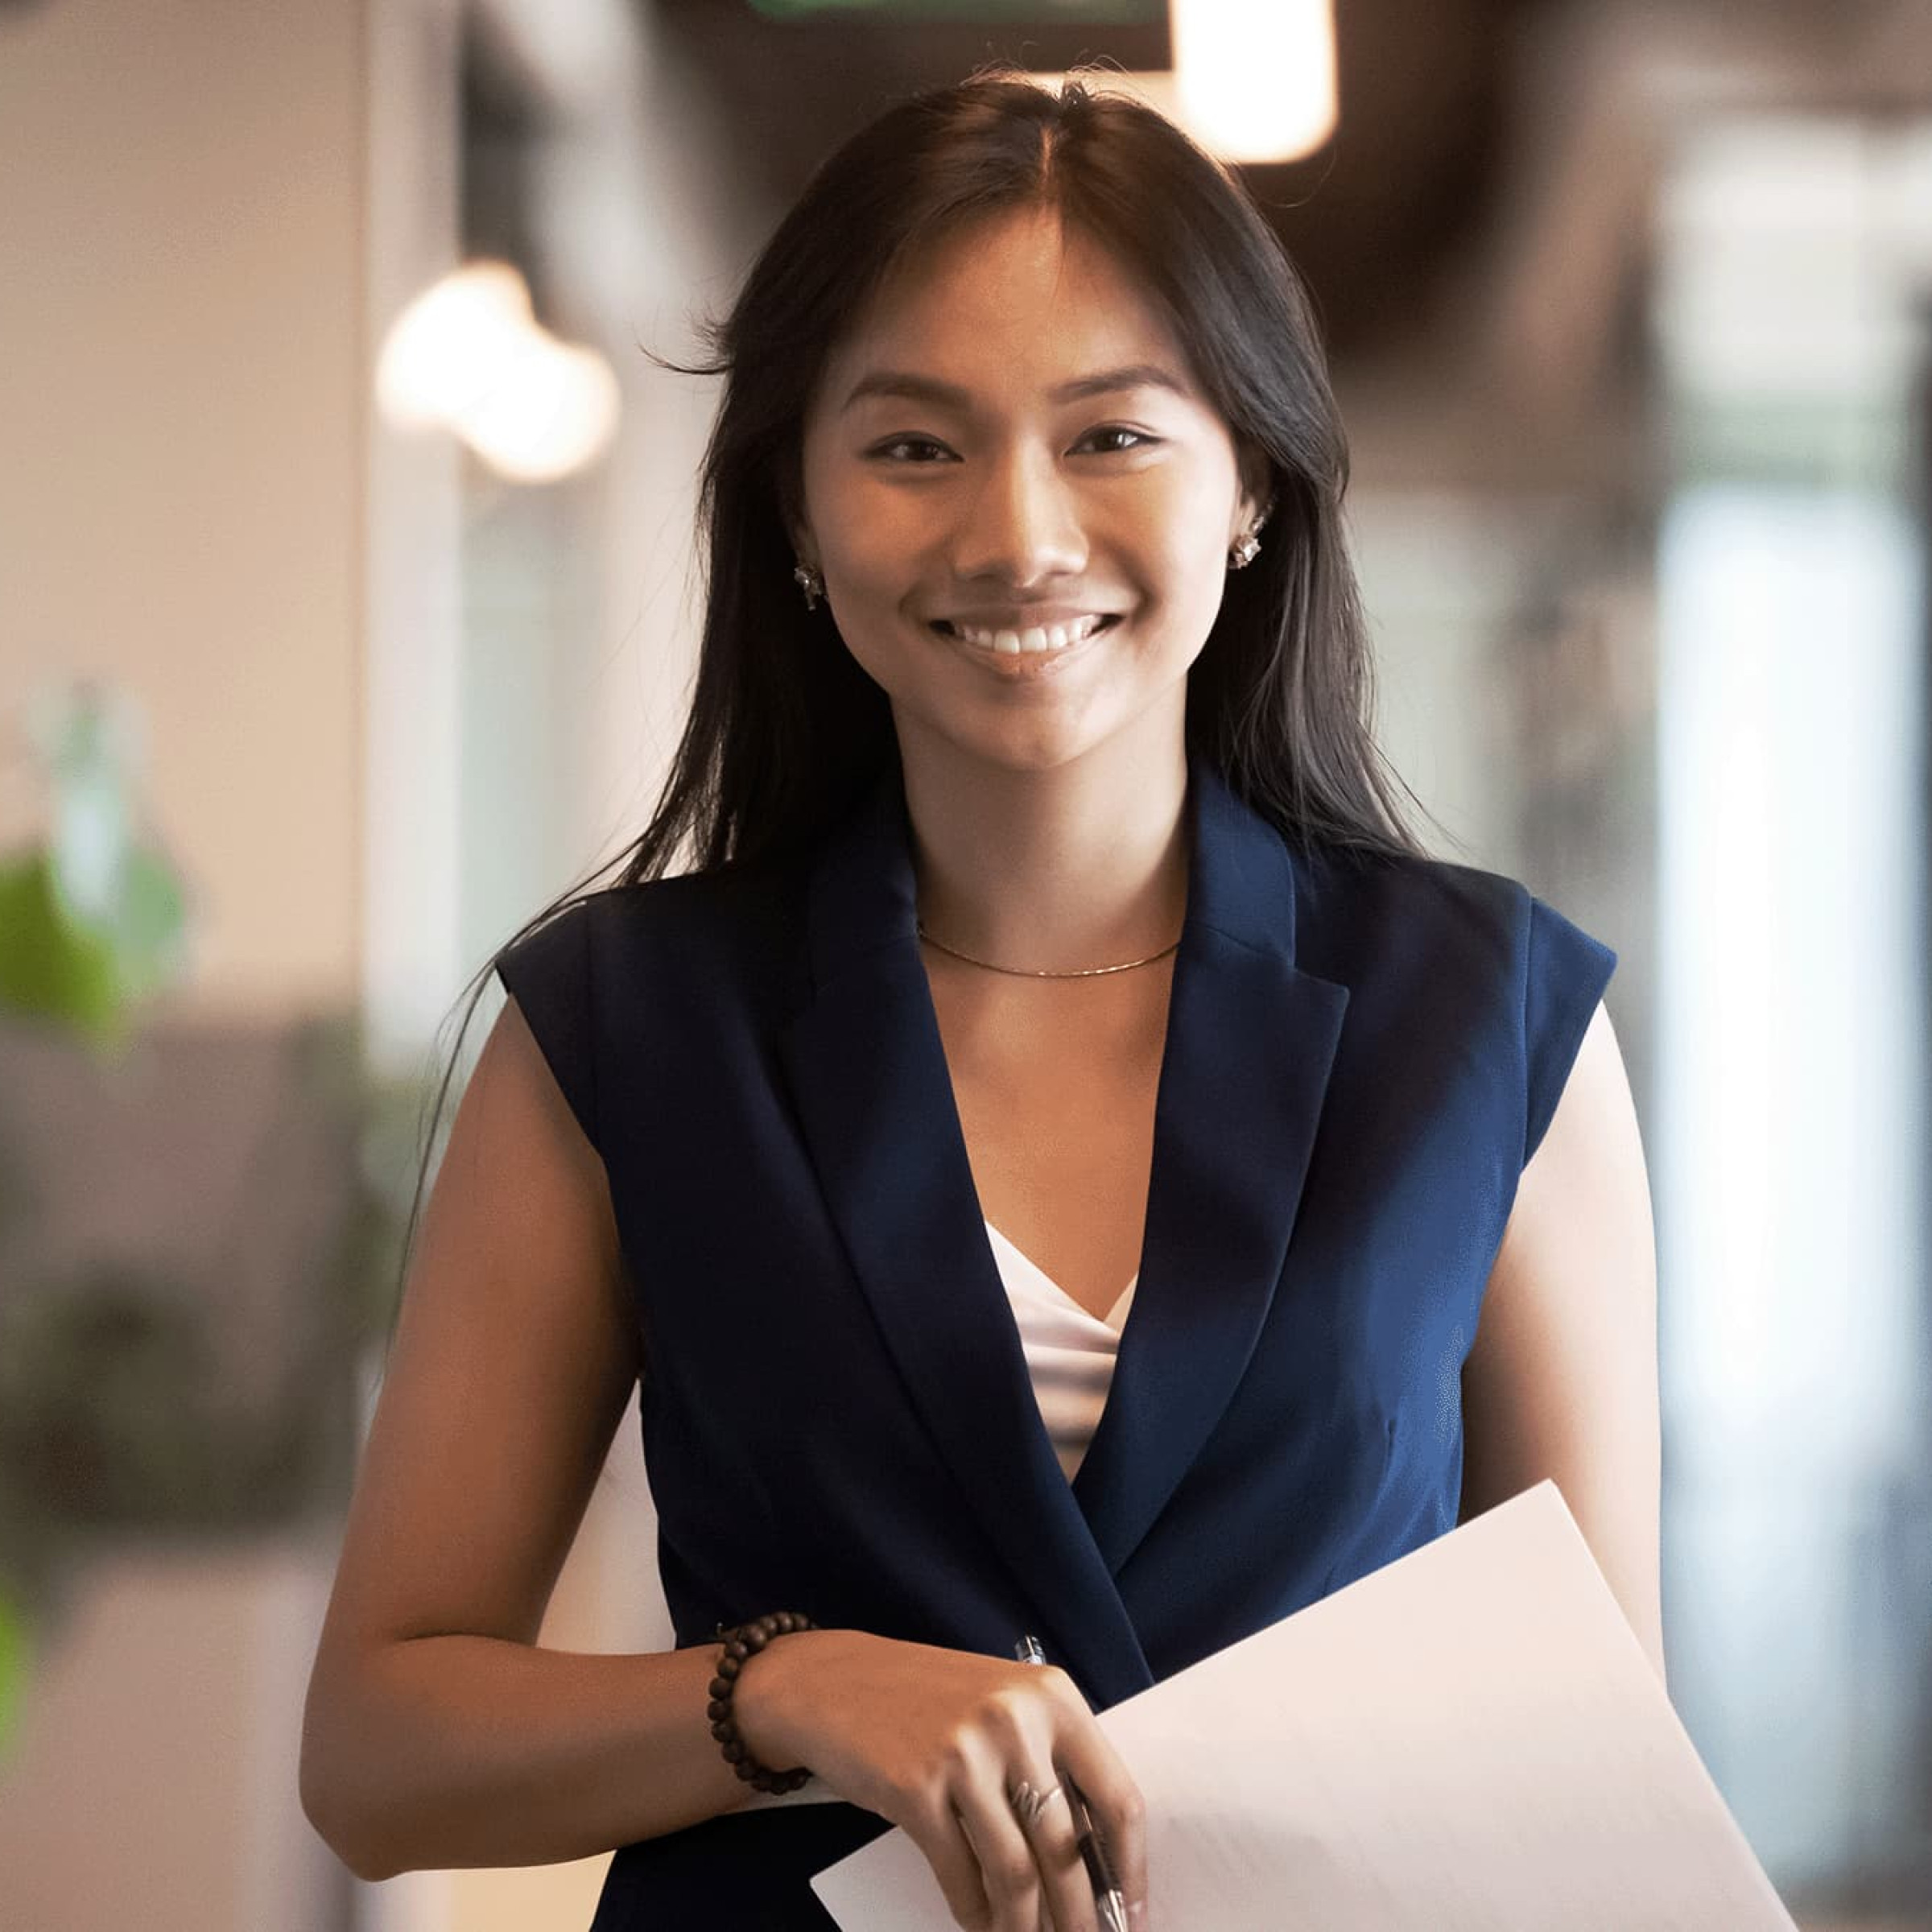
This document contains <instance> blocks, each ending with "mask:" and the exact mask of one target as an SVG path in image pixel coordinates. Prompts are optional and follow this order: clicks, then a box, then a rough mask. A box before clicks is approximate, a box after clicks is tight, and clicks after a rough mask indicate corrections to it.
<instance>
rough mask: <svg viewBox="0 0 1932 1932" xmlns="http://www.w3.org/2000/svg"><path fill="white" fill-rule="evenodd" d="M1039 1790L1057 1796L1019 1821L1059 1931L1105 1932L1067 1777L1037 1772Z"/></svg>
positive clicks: (1052, 1921)
mask: <svg viewBox="0 0 1932 1932" xmlns="http://www.w3.org/2000/svg"><path fill="white" fill-rule="evenodd" d="M1056 1786H1057V1787H1058V1789H1057V1790H1056V1789H1055V1787H1056ZM1033 1788H1034V1790H1035V1791H1037V1792H1047V1791H1051V1792H1052V1793H1053V1794H1054V1795H1053V1797H1052V1798H1051V1801H1050V1802H1048V1803H1047V1804H1046V1805H1044V1806H1042V1807H1041V1808H1040V1810H1039V1812H1038V1816H1037V1817H1035V1818H1034V1819H1033V1821H1032V1822H1031V1823H1027V1822H1026V1821H1025V1820H1020V1821H1019V1823H1020V1829H1021V1831H1022V1833H1023V1834H1024V1835H1025V1836H1026V1840H1027V1843H1028V1844H1029V1846H1030V1848H1031V1850H1032V1852H1033V1860H1034V1865H1035V1867H1036V1868H1038V1872H1039V1874H1040V1886H1041V1889H1042V1892H1043V1893H1045V1895H1046V1899H1047V1909H1048V1910H1049V1912H1050V1913H1051V1924H1052V1926H1053V1932H1100V1907H1099V1905H1098V1902H1097V1901H1096V1900H1095V1898H1094V1896H1093V1882H1092V1880H1091V1879H1089V1878H1088V1876H1087V1866H1086V1862H1085V1861H1084V1860H1083V1859H1082V1858H1081V1856H1080V1834H1079V1831H1078V1830H1077V1828H1076V1826H1075V1818H1074V1810H1073V1794H1072V1793H1071V1791H1070V1790H1068V1789H1067V1785H1066V1783H1065V1781H1064V1780H1063V1779H1062V1778H1060V1777H1058V1776H1056V1775H1055V1773H1051V1772H1047V1773H1040V1774H1038V1775H1037V1776H1036V1777H1035V1778H1034V1781H1033Z"/></svg>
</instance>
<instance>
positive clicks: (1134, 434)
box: [1076, 423, 1154, 456]
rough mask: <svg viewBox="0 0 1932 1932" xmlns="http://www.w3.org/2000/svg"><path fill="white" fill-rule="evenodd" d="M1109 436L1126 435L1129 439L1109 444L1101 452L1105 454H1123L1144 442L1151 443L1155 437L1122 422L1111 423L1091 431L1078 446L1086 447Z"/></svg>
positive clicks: (1139, 446)
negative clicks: (1130, 427) (1123, 424)
mask: <svg viewBox="0 0 1932 1932" xmlns="http://www.w3.org/2000/svg"><path fill="white" fill-rule="evenodd" d="M1108 436H1125V438H1126V439H1127V440H1126V441H1125V443H1113V444H1108V447H1106V448H1104V449H1102V450H1101V451H1100V454H1101V455H1102V456H1123V455H1125V453H1126V452H1127V451H1129V450H1130V449H1137V448H1141V446H1142V445H1143V444H1151V443H1153V442H1154V438H1153V437H1152V436H1148V435H1147V434H1146V432H1145V431H1141V430H1137V429H1128V428H1125V427H1123V426H1122V425H1121V424H1120V423H1108V425H1107V427H1105V428H1104V429H1096V430H1091V431H1088V434H1087V435H1086V436H1083V437H1082V438H1081V439H1080V444H1079V445H1076V447H1084V445H1086V444H1089V443H1093V442H1097V441H1099V440H1101V439H1102V438H1104V437H1108Z"/></svg>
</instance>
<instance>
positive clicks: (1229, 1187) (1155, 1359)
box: [1073, 758, 1348, 1575]
mask: <svg viewBox="0 0 1932 1932" xmlns="http://www.w3.org/2000/svg"><path fill="white" fill-rule="evenodd" d="M1188 796H1189V800H1190V805H1191V810H1192V813H1193V823H1192V837H1193V843H1192V848H1191V849H1192V860H1191V865H1192V870H1191V873H1190V874H1189V878H1188V897H1187V922H1186V924H1185V926H1184V927H1183V931H1182V937H1181V945H1180V950H1179V952H1178V953H1177V954H1176V956H1175V958H1174V980H1173V985H1172V988H1171V990H1170V996H1169V1003H1168V1011H1167V1038H1166V1051H1165V1055H1164V1057H1163V1059H1162V1063H1161V1075H1160V1083H1159V1086H1158V1091H1157V1094H1156V1097H1155V1101H1154V1160H1153V1167H1152V1174H1151V1177H1150V1184H1149V1190H1148V1198H1147V1219H1146V1232H1145V1233H1144V1235H1143V1236H1142V1244H1141V1274H1140V1282H1139V1285H1138V1286H1137V1288H1136V1289H1135V1290H1134V1298H1133V1307H1132V1309H1131V1310H1130V1311H1129V1314H1128V1318H1127V1325H1126V1327H1125V1329H1124V1330H1123V1331H1122V1333H1121V1344H1120V1349H1119V1352H1118V1355H1117V1357H1116V1360H1115V1363H1114V1372H1113V1384H1112V1386H1111V1388H1110V1389H1109V1392H1108V1398H1107V1406H1106V1407H1105V1408H1104V1410H1102V1412H1101V1415H1100V1424H1099V1426H1098V1427H1097V1428H1096V1430H1095V1432H1094V1437H1093V1440H1092V1443H1090V1444H1089V1445H1088V1451H1087V1454H1086V1456H1085V1457H1084V1459H1083V1460H1082V1462H1081V1463H1080V1469H1079V1471H1078V1472H1076V1474H1075V1478H1074V1482H1073V1493H1074V1496H1075V1499H1076V1500H1077V1501H1079V1503H1080V1505H1081V1508H1082V1509H1083V1511H1084V1513H1085V1516H1086V1517H1087V1520H1088V1523H1089V1525H1091V1527H1092V1532H1093V1536H1094V1539H1095V1541H1096V1544H1097V1545H1098V1546H1099V1548H1100V1553H1101V1554H1102V1556H1103V1557H1104V1559H1105V1561H1106V1563H1107V1566H1108V1570H1109V1571H1111V1572H1112V1573H1113V1574H1114V1575H1119V1574H1120V1572H1121V1570H1122V1569H1123V1568H1124V1567H1125V1565H1126V1563H1127V1560H1128V1558H1129V1557H1131V1556H1132V1555H1133V1552H1134V1550H1135V1548H1136V1547H1137V1546H1138V1544H1139V1542H1140V1541H1141V1538H1142V1537H1144V1536H1145V1535H1146V1533H1147V1531H1148V1530H1149V1529H1150V1527H1151V1526H1152V1525H1153V1523H1154V1518H1155V1517H1158V1515H1159V1514H1160V1513H1161V1511H1162V1509H1163V1508H1165V1507H1166V1504H1167V1502H1168V1501H1169V1499H1170V1497H1171V1496H1173V1494H1174V1490H1175V1489H1176V1488H1178V1487H1179V1484H1180V1481H1181V1479H1182V1478H1183V1476H1186V1474H1187V1470H1188V1468H1189V1466H1190V1465H1191V1463H1193V1461H1194V1459H1195V1456H1196V1455H1198V1454H1199V1451H1200V1449H1201V1446H1202V1445H1203V1443H1205V1442H1206V1440H1207V1439H1208V1435H1209V1433H1210V1432H1211V1431H1212V1429H1213V1427H1214V1426H1215V1424H1216V1422H1218V1421H1219V1420H1220V1416H1221V1413H1222V1411H1223V1410H1224V1409H1226V1407H1227V1406H1228V1402H1229V1400H1230V1399H1231V1398H1232V1396H1233V1393H1234V1390H1235V1385H1236V1383H1237V1382H1239V1381H1240V1380H1241V1373H1242V1371H1243V1370H1244V1369H1245V1368H1246V1367H1247V1365H1248V1360H1249V1356H1251V1355H1252V1354H1253V1351H1254V1345H1255V1342H1256V1340H1257V1337H1258V1336H1259V1335H1260V1334H1261V1323H1263V1321H1264V1320H1265V1319H1266V1317H1267V1314H1268V1311H1269V1307H1270V1306H1271V1305H1272V1303H1273V1302H1274V1294H1275V1289H1276V1285H1277V1283H1278V1282H1279V1281H1280V1279H1281V1277H1282V1269H1283V1266H1284V1265H1285V1263H1286V1259H1287V1253H1288V1240H1289V1236H1290V1234H1291V1232H1293V1230H1294V1220H1295V1215H1296V1212H1297V1211H1298V1208H1299V1206H1300V1203H1301V1198H1302V1181H1303V1179H1304V1178H1305V1176H1306V1175H1307V1170H1308V1159H1309V1155H1310V1154H1311V1151H1312V1150H1313V1148H1314V1145H1315V1128H1316V1125H1317V1123H1318V1122H1319V1119H1320V1117H1321V1111H1322V1100H1323V1096H1324V1095H1325V1093H1326V1092H1327V1086H1328V1075H1329V1070H1330V1068H1331V1066H1332V1065H1333V1063H1334V1059H1335V1046H1336V1043H1337V1042H1338V1041H1339V1040H1340V1038H1341V1030H1342V1016H1343V1013H1344V1009H1346V1007H1347V1006H1348V989H1347V988H1346V987H1345V986H1342V985H1337V984H1336V983H1335V982H1334V981H1333V980H1324V979H1319V978H1318V977H1316V976H1315V974H1313V973H1311V972H1302V970H1300V969H1299V968H1298V967H1297V966H1296V965H1295V964H1294V925H1295V910H1296V879H1295V872H1294V863H1293V861H1292V860H1291V859H1290V856H1289V852H1288V849H1287V848H1286V845H1284V844H1283V843H1282V840H1281V838H1280V837H1279V836H1278V834H1277V833H1276V832H1274V828H1272V827H1271V826H1269V824H1267V822H1266V821H1265V819H1262V818H1261V817H1260V816H1259V815H1258V814H1257V813H1254V812H1253V811H1249V808H1248V807H1246V806H1245V805H1243V804H1242V803H1241V801H1240V800H1239V799H1236V797H1235V795H1233V793H1232V791H1229V789H1228V786H1227V785H1226V783H1225V782H1224V780H1223V779H1222V778H1221V777H1220V774H1219V773H1218V772H1216V770H1214V769H1213V767H1212V766H1210V765H1209V764H1208V762H1206V761H1205V760H1203V759H1200V758H1193V759H1191V760H1190V762H1189V782H1188Z"/></svg>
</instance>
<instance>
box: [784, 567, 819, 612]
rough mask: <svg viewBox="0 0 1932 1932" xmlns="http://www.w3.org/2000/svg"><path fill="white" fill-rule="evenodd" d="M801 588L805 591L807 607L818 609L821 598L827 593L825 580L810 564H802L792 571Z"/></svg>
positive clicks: (808, 608)
mask: <svg viewBox="0 0 1932 1932" xmlns="http://www.w3.org/2000/svg"><path fill="white" fill-rule="evenodd" d="M791 574H792V576H793V577H794V578H795V580H797V583H798V586H799V589H800V590H802V591H803V592H804V593H805V608H806V609H807V610H816V609H818V607H819V599H820V598H821V597H824V594H825V580H824V578H823V577H822V576H819V573H818V572H816V571H815V570H814V569H813V568H812V567H811V565H810V564H799V565H797V566H796V567H795V568H794V569H793V571H792V573H791Z"/></svg>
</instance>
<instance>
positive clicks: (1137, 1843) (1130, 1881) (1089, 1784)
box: [1056, 1726, 1147, 1918]
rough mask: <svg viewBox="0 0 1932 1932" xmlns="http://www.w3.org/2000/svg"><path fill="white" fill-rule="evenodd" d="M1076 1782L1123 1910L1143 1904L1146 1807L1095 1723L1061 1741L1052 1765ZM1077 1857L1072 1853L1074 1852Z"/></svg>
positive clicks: (1138, 1911)
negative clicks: (1057, 1755) (1108, 1865)
mask: <svg viewBox="0 0 1932 1932" xmlns="http://www.w3.org/2000/svg"><path fill="white" fill-rule="evenodd" d="M1056 1769H1057V1772H1058V1774H1059V1777H1062V1778H1063V1779H1066V1780H1069V1781H1071V1782H1072V1783H1074V1784H1076V1785H1079V1786H1080V1795H1081V1796H1082V1797H1083V1798H1085V1799H1086V1801H1087V1809H1088V1815H1089V1816H1090V1817H1091V1818H1092V1821H1093V1828H1094V1832H1095V1835H1096V1836H1097V1837H1098V1838H1099V1839H1100V1843H1101V1844H1102V1845H1103V1846H1104V1847H1105V1849H1106V1852H1107V1857H1108V1863H1109V1864H1111V1865H1112V1867H1113V1876H1114V1877H1115V1879H1116V1880H1117V1881H1118V1883H1119V1885H1120V1888H1121V1898H1122V1899H1123V1900H1124V1901H1125V1903H1126V1906H1127V1909H1128V1911H1129V1913H1132V1914H1134V1915H1136V1916H1137V1918H1138V1917H1139V1916H1140V1915H1143V1914H1145V1913H1146V1905H1147V1806H1146V1799H1145V1798H1142V1797H1141V1788H1140V1786H1139V1785H1137V1784H1136V1783H1135V1782H1134V1780H1133V1773H1132V1772H1130V1771H1129V1769H1127V1767H1126V1765H1125V1763H1124V1762H1123V1761H1121V1757H1120V1754H1119V1753H1118V1752H1117V1751H1115V1749H1114V1748H1113V1746H1112V1745H1111V1744H1108V1741H1107V1738H1106V1734H1105V1733H1104V1732H1102V1731H1101V1730H1100V1729H1099V1728H1098V1727H1097V1726H1096V1727H1093V1728H1088V1729H1084V1730H1082V1731H1080V1732H1077V1733H1076V1734H1075V1735H1074V1736H1070V1737H1067V1738H1064V1739H1063V1740H1062V1741H1061V1745H1060V1755H1059V1764H1058V1765H1057V1767H1056ZM1076 1857H1077V1854H1076Z"/></svg>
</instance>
